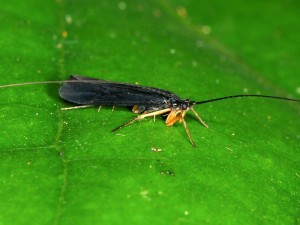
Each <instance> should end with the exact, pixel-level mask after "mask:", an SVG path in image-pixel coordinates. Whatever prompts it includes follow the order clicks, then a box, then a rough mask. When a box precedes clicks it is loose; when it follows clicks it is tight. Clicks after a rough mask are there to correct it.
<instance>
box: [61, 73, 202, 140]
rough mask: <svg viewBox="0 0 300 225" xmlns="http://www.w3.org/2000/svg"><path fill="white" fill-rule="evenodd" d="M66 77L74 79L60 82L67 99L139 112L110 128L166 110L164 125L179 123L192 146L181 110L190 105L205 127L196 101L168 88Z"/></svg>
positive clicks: (162, 112)
mask: <svg viewBox="0 0 300 225" xmlns="http://www.w3.org/2000/svg"><path fill="white" fill-rule="evenodd" d="M70 80H71V81H74V82H66V83H64V84H63V85H62V86H61V88H60V90H59V95H60V97H61V98H63V99H65V100H67V101H69V102H72V103H75V104H78V105H88V106H90V105H98V106H131V107H133V108H132V111H133V112H134V113H140V114H141V115H139V116H137V117H135V118H133V119H132V120H130V121H128V122H126V123H124V124H122V125H121V126H118V127H117V128H115V129H113V131H116V130H118V129H120V128H122V127H124V126H127V125H129V124H131V123H133V122H134V121H136V120H140V119H144V118H146V117H150V116H154V117H155V116H157V115H161V114H168V116H167V119H166V125H167V126H171V125H173V124H174V123H176V122H180V123H183V125H184V127H185V130H186V132H187V134H188V137H189V139H190V141H191V143H192V145H193V146H196V145H195V143H194V141H193V139H192V137H191V135H190V132H189V129H188V127H187V124H186V122H185V120H184V116H185V114H186V113H187V111H189V110H190V109H192V111H193V112H194V113H195V115H196V117H197V118H198V119H199V121H200V122H201V123H202V124H203V125H204V126H206V127H207V125H206V124H205V123H204V122H203V121H202V119H201V118H200V116H199V115H198V114H197V113H196V111H195V110H194V109H193V106H194V105H195V104H196V102H195V101H191V100H189V99H180V98H179V97H178V96H177V95H175V94H174V93H172V92H169V91H165V90H162V89H158V88H152V87H144V86H140V85H134V84H125V83H116V82H110V81H105V80H98V79H93V78H88V77H83V76H71V77H70ZM76 81H77V82H76Z"/></svg>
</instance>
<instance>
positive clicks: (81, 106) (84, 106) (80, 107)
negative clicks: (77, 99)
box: [60, 105, 94, 111]
mask: <svg viewBox="0 0 300 225" xmlns="http://www.w3.org/2000/svg"><path fill="white" fill-rule="evenodd" d="M92 106H94V105H78V106H73V107H66V108H61V109H60V110H62V111H65V110H71V109H82V108H88V107H92Z"/></svg>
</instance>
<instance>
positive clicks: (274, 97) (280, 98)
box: [195, 95, 300, 105]
mask: <svg viewBox="0 0 300 225" xmlns="http://www.w3.org/2000/svg"><path fill="white" fill-rule="evenodd" d="M243 97H258V98H273V99H279V100H286V101H294V102H300V100H298V99H293V98H285V97H278V96H271V95H229V96H225V97H221V98H214V99H209V100H203V101H199V102H196V103H195V104H196V105H201V104H206V103H209V102H216V101H221V100H225V99H230V98H243Z"/></svg>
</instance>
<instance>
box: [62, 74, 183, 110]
mask: <svg viewBox="0 0 300 225" xmlns="http://www.w3.org/2000/svg"><path fill="white" fill-rule="evenodd" d="M81 81H82V82H81ZM59 95H60V97H61V98H63V99H65V100H67V101H69V102H72V103H75V104H79V105H107V106H134V105H144V106H151V105H161V104H166V101H167V102H169V100H170V99H173V100H178V99H179V97H178V96H176V95H175V94H173V93H172V92H169V91H165V90H162V89H158V88H152V87H144V86H140V85H134V84H126V83H116V82H111V81H105V80H98V79H95V78H88V77H83V76H71V77H70V82H65V83H64V84H63V85H62V86H61V87H60V89H59Z"/></svg>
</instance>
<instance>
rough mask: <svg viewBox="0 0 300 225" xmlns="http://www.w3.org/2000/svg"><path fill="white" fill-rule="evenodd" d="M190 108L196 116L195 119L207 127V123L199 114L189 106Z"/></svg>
mask: <svg viewBox="0 0 300 225" xmlns="http://www.w3.org/2000/svg"><path fill="white" fill-rule="evenodd" d="M191 110H192V111H193V113H194V114H195V116H196V117H197V119H198V120H199V121H200V123H201V124H202V125H203V126H205V127H206V128H208V126H207V124H206V123H205V122H204V121H203V120H202V119H201V117H200V116H199V114H198V113H197V112H196V111H195V110H194V109H193V108H191Z"/></svg>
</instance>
